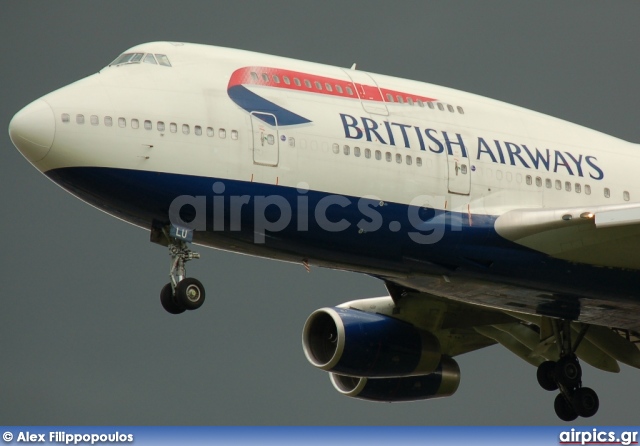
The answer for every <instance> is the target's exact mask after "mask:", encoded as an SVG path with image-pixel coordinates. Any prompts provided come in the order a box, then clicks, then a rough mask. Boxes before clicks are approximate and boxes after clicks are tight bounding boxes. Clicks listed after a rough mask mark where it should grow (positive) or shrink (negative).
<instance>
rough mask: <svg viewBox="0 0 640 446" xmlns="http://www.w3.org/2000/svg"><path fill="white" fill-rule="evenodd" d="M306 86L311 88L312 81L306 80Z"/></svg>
mask: <svg viewBox="0 0 640 446" xmlns="http://www.w3.org/2000/svg"><path fill="white" fill-rule="evenodd" d="M304 84H305V85H306V86H307V88H311V81H310V80H309V79H305V80H304Z"/></svg>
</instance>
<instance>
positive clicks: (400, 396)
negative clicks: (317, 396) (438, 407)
mask: <svg viewBox="0 0 640 446" xmlns="http://www.w3.org/2000/svg"><path fill="white" fill-rule="evenodd" d="M331 383H332V384H333V387H335V388H336V390H337V391H338V392H340V393H341V394H343V395H346V396H349V397H352V398H359V399H363V400H368V401H384V402H401V401H420V400H428V399H432V398H443V397H447V396H451V395H453V394H454V393H455V392H456V390H458V385H459V384H460V368H459V367H458V363H456V361H454V360H453V359H452V358H449V357H448V356H443V357H442V361H441V363H440V365H438V368H437V369H436V371H435V372H433V373H430V374H429V375H423V376H408V377H405V378H357V377H353V376H344V375H338V374H336V373H331Z"/></svg>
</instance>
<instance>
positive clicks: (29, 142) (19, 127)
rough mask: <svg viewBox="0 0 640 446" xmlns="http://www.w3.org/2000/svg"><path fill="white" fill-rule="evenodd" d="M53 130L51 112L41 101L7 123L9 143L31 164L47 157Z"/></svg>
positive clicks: (53, 133)
mask: <svg viewBox="0 0 640 446" xmlns="http://www.w3.org/2000/svg"><path fill="white" fill-rule="evenodd" d="M55 130H56V122H55V117H54V115H53V110H52V109H51V107H50V106H49V104H47V103H46V102H45V101H44V100H42V99H38V100H36V101H33V102H32V103H31V104H29V105H27V106H26V107H25V108H23V109H22V110H20V111H19V112H18V113H16V115H15V116H14V117H13V119H12V120H11V122H10V123H9V137H10V138H11V142H13V145H14V146H16V148H17V149H18V150H19V151H20V153H22V154H23V155H24V157H25V158H27V159H28V160H29V161H30V162H32V163H36V162H38V161H40V160H42V159H43V158H44V157H45V156H47V153H48V152H49V149H51V145H52V144H53V138H54V136H55Z"/></svg>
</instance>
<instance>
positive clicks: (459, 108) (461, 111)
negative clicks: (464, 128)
mask: <svg viewBox="0 0 640 446" xmlns="http://www.w3.org/2000/svg"><path fill="white" fill-rule="evenodd" d="M458 113H460V114H461V115H464V109H463V108H462V107H458Z"/></svg>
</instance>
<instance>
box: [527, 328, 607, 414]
mask: <svg viewBox="0 0 640 446" xmlns="http://www.w3.org/2000/svg"><path fill="white" fill-rule="evenodd" d="M587 328H588V326H586V327H585V329H583V330H582V332H581V333H580V335H579V336H578V339H576V342H575V343H574V344H572V343H571V325H570V322H569V321H567V320H563V321H556V322H554V333H555V338H556V341H557V343H558V346H559V347H560V359H559V360H558V361H557V362H555V361H545V362H543V363H542V364H540V365H539V366H538V372H537V378H538V384H540V387H542V388H543V389H545V390H549V391H554V390H560V393H559V394H558V396H556V399H555V401H554V404H553V407H554V409H555V411H556V415H558V418H560V419H561V420H563V421H573V420H575V419H576V418H578V416H580V417H585V418H588V417H592V416H593V415H595V414H596V412H597V411H598V407H599V406H600V402H599V400H598V395H597V394H596V392H594V391H593V390H591V389H590V388H588V387H582V368H581V367H580V363H579V362H578V358H577V357H576V355H575V351H576V349H577V348H578V346H579V345H580V341H582V338H583V337H584V335H585V333H586V330H587Z"/></svg>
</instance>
